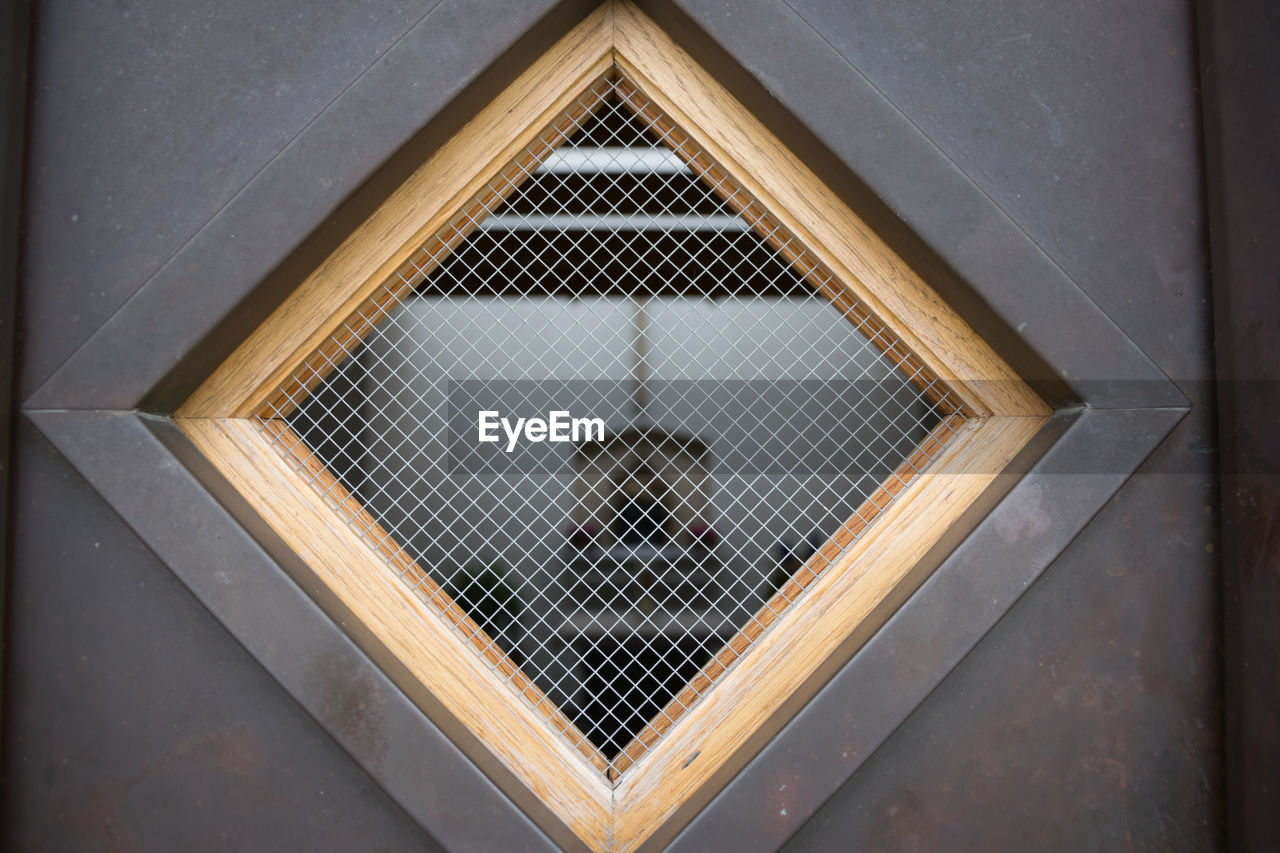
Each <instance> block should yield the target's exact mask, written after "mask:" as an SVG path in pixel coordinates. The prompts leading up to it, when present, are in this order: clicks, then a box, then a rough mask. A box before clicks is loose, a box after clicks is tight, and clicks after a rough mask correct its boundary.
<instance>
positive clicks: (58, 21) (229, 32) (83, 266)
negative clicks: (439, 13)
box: [21, 0, 439, 397]
mask: <svg viewBox="0 0 1280 853" xmlns="http://www.w3.org/2000/svg"><path fill="white" fill-rule="evenodd" d="M438 4H439V0H411V2H403V0H368V2H361V3H348V2H345V0H318V2H314V3H308V4H306V5H305V6H299V5H298V4H297V3H295V2H293V0H229V1H228V2H222V3H218V4H217V5H214V6H211V5H209V4H208V3H204V2H201V0H171V2H167V3H127V4H113V5H107V4H95V5H94V6H92V7H89V8H86V7H84V6H82V5H80V4H76V3H41V4H39V8H38V10H37V16H36V26H35V34H34V50H33V53H32V77H33V85H34V90H33V94H34V99H33V102H34V106H35V108H34V109H33V110H32V114H31V145H32V148H33V150H35V151H37V152H39V159H38V163H39V165H40V167H41V168H38V169H36V170H33V171H32V172H31V173H30V176H29V183H28V187H27V202H26V204H27V216H28V220H29V222H30V223H31V225H32V226H33V227H31V228H30V229H29V231H28V238H27V245H26V251H27V258H28V277H29V282H30V284H31V290H30V292H29V293H28V295H27V297H26V310H27V314H28V320H29V323H28V327H27V328H28V333H29V335H28V344H27V352H26V354H25V355H26V358H25V365H24V368H23V381H22V382H21V389H22V396H23V397H25V396H26V395H28V394H30V393H31V391H32V390H33V389H34V388H36V387H38V385H39V384H40V383H41V382H43V381H44V380H45V379H46V378H48V376H49V375H50V374H51V373H52V372H53V371H54V369H55V368H57V367H58V366H59V365H60V364H61V363H62V362H63V361H64V360H66V358H67V357H68V356H70V355H71V354H72V353H73V352H74V351H75V349H76V347H77V346H79V345H80V344H81V343H83V342H84V341H85V340H86V339H87V338H88V337H89V336H90V335H91V334H92V333H93V332H94V330H95V329H97V328H98V327H99V326H100V325H101V324H102V323H103V322H105V321H106V320H107V318H109V317H110V316H111V314H112V313H113V312H114V311H115V310H116V309H118V308H119V307H120V305H121V304H123V303H124V302H125V300H126V299H128V298H129V297H130V296H132V295H133V294H134V293H135V292H136V291H137V289H138V287H139V285H141V284H142V283H143V282H144V281H146V280H147V279H148V278H149V277H150V276H151V275H153V274H154V273H155V271H156V270H158V269H160V268H161V267H163V266H164V265H165V264H166V263H167V262H170V260H171V259H172V258H173V257H174V255H175V253H177V252H180V251H181V250H182V248H183V246H184V244H185V243H186V242H187V241H188V240H189V239H190V238H191V235H192V234H194V233H196V232H197V231H199V230H200V229H202V228H204V227H205V226H206V225H207V224H208V223H209V220H210V219H211V218H214V217H217V216H220V215H221V213H222V212H223V211H224V209H225V208H226V207H227V206H228V205H229V204H236V203H238V202H237V196H238V194H239V193H240V192H241V190H242V189H243V188H244V187H245V185H246V184H247V183H249V182H250V181H251V180H253V179H254V178H255V177H256V176H257V175H258V173H259V172H260V171H261V170H262V169H263V167H264V166H266V165H267V164H268V163H270V162H272V161H273V160H275V159H278V158H279V157H280V155H281V154H282V153H283V152H285V151H288V150H290V148H292V147H294V146H296V144H297V138H298V136H299V134H300V133H302V132H304V131H307V130H308V129H309V127H310V126H311V125H312V123H313V122H314V121H315V120H316V119H317V117H318V116H321V115H323V114H326V113H327V112H329V111H330V110H331V104H332V102H333V100H334V97H335V96H336V95H339V94H340V93H341V92H342V91H343V90H344V89H345V88H346V87H347V86H348V85H349V84H350V83H351V81H352V80H353V79H355V78H357V77H359V76H360V75H361V74H363V73H364V72H365V71H366V70H367V69H368V68H369V67H370V66H371V65H373V64H375V62H376V61H377V60H378V59H379V57H380V56H382V55H383V54H385V53H386V52H387V50H388V48H390V47H392V46H393V45H394V44H396V42H397V41H398V40H399V39H400V37H401V35H402V34H403V33H404V32H405V31H406V30H407V29H409V28H410V27H411V26H413V24H414V23H415V22H417V21H419V20H420V19H422V18H423V17H424V16H425V15H427V13H428V12H429V11H430V10H432V9H433V8H434V7H436V6H437V5H438ZM366 155H367V156H371V157H376V156H377V153H376V151H368V152H366ZM370 162H371V163H376V162H377V160H376V159H374V160H372V161H370ZM340 179H341V176H340V175H339V174H335V173H332V172H329V171H317V172H314V173H313V174H312V178H311V180H309V181H307V184H308V185H310V186H309V187H308V188H309V189H310V188H311V187H315V189H313V190H312V191H313V192H314V191H316V190H318V189H319V185H321V184H324V183H326V182H327V183H333V182H334V181H339V180H340ZM299 189H300V191H301V187H300V188H299ZM333 191H334V192H336V193H337V195H336V196H334V198H335V199H336V198H340V197H341V196H342V195H343V194H344V190H343V189H342V187H340V186H339V187H334V189H333ZM240 237H241V239H242V240H243V239H249V240H252V238H253V234H252V233H251V232H248V231H244V232H241V235H240ZM54 318H56V319H54ZM48 322H56V323H57V324H58V327H59V329H60V330H61V334H56V335H51V334H48V333H47V331H45V330H46V329H47V327H46V326H44V325H43V324H44V323H48Z"/></svg>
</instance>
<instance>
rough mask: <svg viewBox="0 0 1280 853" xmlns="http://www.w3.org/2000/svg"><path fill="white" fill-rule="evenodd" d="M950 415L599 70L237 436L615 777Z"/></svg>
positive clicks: (688, 150) (776, 238)
mask: <svg viewBox="0 0 1280 853" xmlns="http://www.w3.org/2000/svg"><path fill="white" fill-rule="evenodd" d="M955 411H956V407H955V406H954V405H951V403H950V401H949V400H948V398H947V389H946V387H945V386H944V385H943V384H942V383H940V382H939V381H937V380H936V379H935V378H934V377H932V376H930V375H929V374H927V373H926V372H925V371H924V370H923V368H921V367H920V366H919V362H918V361H916V360H914V359H912V358H911V357H910V354H909V353H906V352H905V350H904V349H903V348H902V346H901V344H900V343H899V342H898V341H897V340H895V339H893V338H892V337H891V336H890V335H889V333H888V332H887V331H886V330H885V329H884V327H883V326H882V325H881V324H879V323H878V321H877V320H876V319H875V318H874V317H873V316H871V315H870V313H869V312H868V311H866V309H865V308H864V307H863V306H861V305H860V304H859V303H857V301H856V300H854V299H853V298H852V297H850V296H848V295H847V294H846V291H845V290H844V288H843V287H842V286H841V285H840V284H839V283H838V282H837V281H835V279H834V278H833V277H832V276H831V275H830V274H829V273H827V272H826V270H825V268H824V267H823V266H822V265H821V264H820V263H819V262H818V260H817V259H816V258H815V257H813V255H812V254H811V253H810V252H809V251H807V250H806V249H805V247H804V246H803V245H801V244H800V242H799V241H798V240H797V239H796V237H795V236H794V235H793V234H790V233H789V232H787V231H786V230H785V229H784V228H783V227H782V226H781V225H780V224H779V223H778V222H777V221H776V220H774V219H773V217H772V216H770V215H769V213H768V212H767V211H765V210H764V209H763V208H762V207H761V206H760V204H759V203H758V202H757V200H756V199H754V198H752V197H751V196H750V195H749V194H747V193H746V192H745V191H744V190H743V189H742V188H741V187H740V186H738V185H737V184H736V183H734V182H733V181H732V180H731V179H730V178H729V177H728V176H727V175H726V174H725V173H724V172H723V171H722V170H720V168H719V167H718V166H717V165H716V164H715V163H714V162H712V160H711V158H710V157H709V155H708V154H707V153H706V152H705V151H703V150H702V149H701V148H699V147H698V146H697V145H696V144H695V143H694V142H693V141H692V140H691V139H690V138H689V137H687V136H686V135H684V134H683V132H682V131H681V130H680V128H678V127H677V126H676V125H675V124H674V123H673V122H671V121H670V120H669V119H668V118H667V117H666V116H664V115H663V114H662V112H661V110H659V109H658V108H657V107H656V105H654V104H653V103H652V102H650V101H649V100H648V99H647V98H645V96H644V95H643V94H642V93H641V92H640V91H639V90H638V89H636V88H635V87H634V86H632V85H631V84H630V83H629V82H628V81H627V80H626V79H625V77H622V76H620V75H619V74H618V72H617V71H616V70H615V71H613V72H611V73H610V74H609V75H608V76H606V77H605V78H602V79H601V80H599V81H597V82H596V83H595V84H593V85H592V86H591V87H590V88H589V89H588V90H587V91H585V92H584V93H583V94H582V95H581V96H580V97H579V98H578V99H577V101H576V102H575V103H574V104H573V105H572V106H571V107H570V108H569V109H568V110H566V111H565V112H564V113H563V114H562V115H560V116H559V117H557V119H556V120H555V121H554V122H552V123H551V125H550V126H549V127H548V128H547V129H546V130H545V131H544V132H543V133H542V134H541V135H540V136H539V137H538V138H537V139H536V140H535V141H534V142H533V143H531V144H530V145H529V146H528V147H527V148H526V149H525V150H524V151H523V152H521V154H520V155H519V156H518V157H516V158H515V160H514V161H513V162H512V163H510V164H508V165H507V166H506V167H505V168H504V169H502V171H501V172H500V174H498V175H496V176H495V177H494V178H493V179H492V180H491V181H490V182H489V183H488V184H487V185H486V186H485V187H484V188H483V190H482V191H481V192H479V193H478V194H477V195H476V196H475V197H474V198H473V199H471V200H470V201H469V202H468V204H467V205H465V206H464V207H463V208H462V210H461V211H460V212H459V213H458V215H457V216H455V217H453V219H452V220H451V221H450V222H449V224H448V225H447V226H446V227H445V228H443V229H442V230H441V231H440V232H438V233H437V234H436V235H434V236H433V237H432V239H431V240H429V241H428V242H427V244H426V245H424V246H422V247H421V248H420V249H419V250H418V251H416V252H415V253H414V255H413V256H412V257H411V258H410V260H409V261H408V262H407V263H406V264H404V265H403V266H402V267H401V269H400V271H399V272H398V273H397V274H396V275H395V276H393V277H392V278H391V279H390V280H388V281H387V282H385V283H384V284H383V286H382V287H381V289H380V290H379V292H378V294H376V295H375V296H374V297H373V298H372V299H370V300H369V301H368V302H366V303H365V305H364V306H362V307H361V308H360V309H359V310H358V311H356V312H355V313H354V314H353V315H352V316H351V317H350V318H348V319H347V321H346V322H345V323H344V324H343V325H342V326H341V328H340V329H339V331H337V332H335V333H334V335H333V336H332V337H331V338H330V339H329V340H328V341H326V342H325V344H324V345H323V346H322V347H320V348H319V350H317V352H316V353H315V354H314V355H313V356H312V357H311V358H310V359H308V360H307V362H306V363H305V365H304V367H303V368H301V369H300V370H299V371H298V372H297V373H296V374H295V375H294V376H293V377H291V378H290V379H289V380H288V381H287V382H285V383H284V384H283V385H282V386H281V388H280V389H279V390H278V392H277V393H276V395H275V396H274V397H273V398H272V401H271V403H270V404H269V405H268V406H267V407H266V409H264V411H262V412H261V413H260V417H261V419H262V423H263V426H264V428H265V429H270V430H271V432H272V435H273V436H274V437H275V439H276V441H277V442H278V444H279V449H280V450H281V452H282V453H285V454H286V455H287V456H288V457H289V458H291V459H293V460H294V461H295V463H296V465H297V466H298V468H299V469H300V470H303V469H305V470H308V471H310V472H311V474H310V476H312V479H313V483H314V484H315V487H316V488H317V489H319V490H321V491H322V492H323V493H324V494H325V496H326V498H327V499H328V500H329V503H330V504H331V505H332V506H333V507H334V509H335V511H338V512H341V513H343V514H344V515H345V517H346V518H347V521H348V522H349V523H351V524H353V525H355V526H357V527H358V528H359V529H360V532H361V534H362V535H363V536H365V537H366V539H368V540H369V541H370V542H371V544H373V545H374V546H375V549H376V550H377V551H378V553H380V554H382V555H383V556H384V557H385V558H386V560H387V567H386V570H388V571H394V572H396V573H398V574H400V575H401V576H402V577H404V578H405V580H406V582H407V583H409V584H411V585H412V586H413V587H414V588H415V589H417V590H418V592H419V593H420V594H421V595H423V596H424V597H425V598H427V599H428V600H430V601H432V602H433V603H434V604H435V605H436V607H437V609H438V610H439V611H440V612H441V614H442V616H443V617H445V618H448V619H449V620H450V622H451V623H452V624H453V625H454V626H455V627H456V629H457V630H459V631H462V632H464V633H465V634H467V636H468V639H469V640H470V641H471V644H472V645H473V646H474V647H475V649H476V651H477V653H478V654H481V655H483V656H484V657H485V658H486V659H487V660H489V661H490V663H491V664H492V665H493V667H494V669H495V671H497V672H498V673H499V674H500V675H501V676H502V677H503V678H505V679H506V680H507V681H508V682H509V683H510V684H511V685H512V687H513V689H514V692H513V701H515V699H514V697H516V696H519V697H522V700H523V701H530V702H532V703H534V704H535V705H536V706H538V707H539V708H540V709H541V710H543V712H544V713H543V716H544V717H545V718H546V719H547V722H548V724H549V725H552V726H555V727H556V728H557V729H558V730H559V731H561V732H562V733H563V734H564V735H565V736H566V737H568V738H570V739H571V740H572V741H573V743H574V745H575V747H576V748H578V749H579V750H580V751H581V752H582V753H583V754H584V755H585V756H587V757H589V758H590V759H591V760H592V761H593V763H594V764H595V765H596V766H597V767H598V768H599V769H600V770H602V771H604V772H606V773H608V774H609V775H610V777H612V778H616V776H617V774H618V773H619V772H621V771H622V770H624V769H625V768H626V767H627V766H629V765H630V764H631V763H633V762H634V761H635V760H637V759H638V758H640V757H641V756H642V755H643V753H644V752H645V751H646V750H647V749H648V748H650V747H651V746H652V744H653V743H654V742H656V740H657V739H658V738H660V737H661V736H662V735H663V733H664V732H665V731H667V730H668V729H669V728H670V726H671V725H672V724H673V723H674V722H675V721H676V720H677V719H678V718H679V716H680V715H681V714H682V713H683V712H684V711H686V710H687V709H688V708H690V707H692V706H693V705H694V704H695V703H696V702H697V701H698V699H699V698H700V697H701V696H702V695H705V693H706V691H708V690H710V689H713V688H714V685H715V683H716V682H717V680H718V679H719V678H720V676H721V675H722V674H723V673H724V672H725V671H727V670H728V669H729V668H731V667H732V666H733V664H734V663H735V661H737V660H739V659H740V658H741V657H742V655H744V654H745V653H746V652H747V651H748V650H749V648H750V647H751V646H752V644H753V643H755V642H756V641H758V639H759V637H760V636H762V635H763V633H764V632H765V631H767V630H768V628H769V627H770V626H771V625H772V624H774V623H775V622H776V620H777V618H778V617H779V615H780V614H781V613H782V612H783V611H785V609H786V608H787V607H788V606H790V604H791V603H792V602H793V601H794V600H796V599H797V598H799V597H800V596H802V595H804V594H805V591H806V590H807V589H808V588H809V587H810V586H811V585H812V582H813V580H814V579H815V578H817V577H818V576H820V575H821V574H822V572H824V571H825V570H827V569H828V568H829V567H830V566H831V565H832V564H833V563H835V562H836V561H837V560H838V559H839V555H840V553H842V552H843V550H844V549H846V548H847V547H848V546H849V545H850V543H852V542H853V541H854V540H856V539H857V538H858V536H860V535H861V534H862V531H863V529H864V528H865V527H866V525H867V524H868V523H869V522H870V521H871V520H872V518H873V517H874V515H875V514H876V513H878V512H880V511H882V510H883V508H884V506H885V505H886V504H887V502H888V501H890V500H892V497H893V495H894V494H896V493H897V491H898V490H899V487H900V486H902V485H903V484H905V483H906V482H909V481H910V479H911V478H912V477H914V476H915V475H916V474H917V473H918V472H919V471H920V470H921V469H923V467H924V466H925V465H927V464H928V462H929V459H930V457H931V456H935V455H936V452H937V450H938V449H940V448H941V446H943V445H944V444H945V440H946V437H947V429H946V425H947V424H954V423H955V419H956V418H957V417H958V416H957V415H955ZM504 418H505V419H506V421H505V422H504V421H503V419H504ZM518 418H524V421H523V422H521V421H518V420H517V419H518ZM538 420H541V421H542V422H543V423H542V427H541V428H539V427H537V425H536V422H537V421H538ZM531 421H533V423H532V425H531ZM517 424H522V425H523V426H522V427H521V428H518V429H512V427H513V426H515V425H517ZM495 437H496V438H495ZM560 438H564V439H565V440H563V441H562V440H559V439H560ZM928 439H932V441H927V440H928ZM930 449H931V450H930ZM317 460H318V463H319V466H322V468H323V472H322V473H316V472H317V470H318V469H317V464H316V463H317ZM308 466H309V467H308ZM365 570H367V568H366V567H355V566H353V567H352V568H351V571H365ZM451 605H456V607H455V606H451ZM460 613H465V615H466V617H467V618H462V617H460V615H459V614H460Z"/></svg>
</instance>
